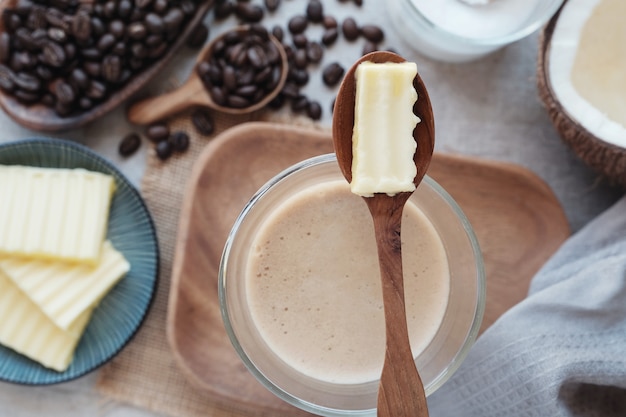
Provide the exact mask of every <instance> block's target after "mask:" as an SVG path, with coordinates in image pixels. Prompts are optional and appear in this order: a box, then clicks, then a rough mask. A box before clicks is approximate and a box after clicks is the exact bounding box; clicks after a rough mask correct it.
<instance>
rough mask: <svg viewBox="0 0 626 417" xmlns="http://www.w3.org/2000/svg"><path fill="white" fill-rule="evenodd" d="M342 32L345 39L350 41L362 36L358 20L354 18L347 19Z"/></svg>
mask: <svg viewBox="0 0 626 417" xmlns="http://www.w3.org/2000/svg"><path fill="white" fill-rule="evenodd" d="M341 31H342V32H343V36H344V38H346V39H347V40H349V41H353V40H355V39H356V38H358V37H359V35H360V32H361V31H360V29H359V25H357V23H356V20H354V18H352V17H348V18H346V19H345V20H344V21H343V23H342V24H341Z"/></svg>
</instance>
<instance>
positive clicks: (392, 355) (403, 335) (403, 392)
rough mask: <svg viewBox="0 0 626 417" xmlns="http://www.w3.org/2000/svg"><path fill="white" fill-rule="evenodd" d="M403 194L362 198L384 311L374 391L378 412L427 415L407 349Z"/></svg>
mask: <svg viewBox="0 0 626 417" xmlns="http://www.w3.org/2000/svg"><path fill="white" fill-rule="evenodd" d="M403 195H406V198H402V197H400V195H397V196H396V197H395V198H390V197H388V196H387V195H384V194H383V195H380V194H375V195H374V197H367V198H365V200H366V202H367V205H368V208H369V209H370V212H371V214H372V219H373V221H374V233H375V236H376V245H377V247H378V258H379V263H380V274H381V280H382V289H383V303H384V311H385V324H386V326H385V332H386V349H385V361H384V364H383V370H382V374H381V377H380V386H379V391H378V416H379V417H382V416H385V417H428V408H427V406H426V396H425V393H424V386H423V384H422V380H421V378H420V376H419V373H418V372H417V368H416V367H415V360H414V358H413V354H412V353H411V346H410V343H409V335H408V329H407V320H406V310H405V303H404V279H403V276H402V249H401V241H400V226H401V222H402V209H403V207H404V204H405V202H406V200H407V199H408V198H409V196H410V193H403Z"/></svg>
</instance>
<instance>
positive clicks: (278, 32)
mask: <svg viewBox="0 0 626 417" xmlns="http://www.w3.org/2000/svg"><path fill="white" fill-rule="evenodd" d="M272 35H274V37H275V38H276V39H277V40H278V41H279V42H282V41H283V37H284V36H285V33H284V31H283V28H281V27H280V26H278V25H276V26H274V27H273V28H272Z"/></svg>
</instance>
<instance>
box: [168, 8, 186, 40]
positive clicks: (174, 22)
mask: <svg viewBox="0 0 626 417" xmlns="http://www.w3.org/2000/svg"><path fill="white" fill-rule="evenodd" d="M166 4H167V3H166ZM184 19H185V14H184V13H183V11H182V10H180V9H179V8H177V7H175V8H172V9H170V10H169V11H168V12H167V14H166V15H165V16H164V17H163V24H164V25H165V30H166V31H167V32H168V33H175V32H177V31H178V29H179V28H180V25H181V24H182V23H183V20H184Z"/></svg>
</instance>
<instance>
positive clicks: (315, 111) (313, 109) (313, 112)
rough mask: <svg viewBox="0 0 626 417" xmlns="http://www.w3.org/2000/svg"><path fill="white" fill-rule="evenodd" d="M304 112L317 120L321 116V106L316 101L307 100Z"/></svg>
mask: <svg viewBox="0 0 626 417" xmlns="http://www.w3.org/2000/svg"><path fill="white" fill-rule="evenodd" d="M306 114H307V116H309V117H310V118H311V119H313V120H319V119H321V118H322V106H320V103H318V102H317V101H309V105H308V106H307V108H306Z"/></svg>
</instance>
